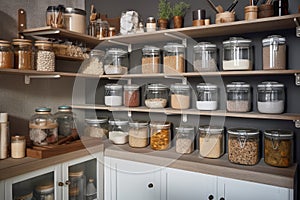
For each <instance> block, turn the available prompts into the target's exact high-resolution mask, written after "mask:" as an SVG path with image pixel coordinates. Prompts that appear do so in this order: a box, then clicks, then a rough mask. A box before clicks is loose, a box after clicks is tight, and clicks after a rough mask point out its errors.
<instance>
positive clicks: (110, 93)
mask: <svg viewBox="0 0 300 200" xmlns="http://www.w3.org/2000/svg"><path fill="white" fill-rule="evenodd" d="M122 96H123V93H122V85H118V84H106V85H105V97H104V103H105V105H106V106H121V105H122Z"/></svg>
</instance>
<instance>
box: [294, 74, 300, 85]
mask: <svg viewBox="0 0 300 200" xmlns="http://www.w3.org/2000/svg"><path fill="white" fill-rule="evenodd" d="M295 77H296V79H295V84H296V85H297V86H300V74H298V73H295Z"/></svg>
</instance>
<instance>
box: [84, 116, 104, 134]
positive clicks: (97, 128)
mask: <svg viewBox="0 0 300 200" xmlns="http://www.w3.org/2000/svg"><path fill="white" fill-rule="evenodd" d="M84 135H86V136H90V137H96V138H102V139H104V138H108V118H107V117H101V118H97V119H85V128H84Z"/></svg>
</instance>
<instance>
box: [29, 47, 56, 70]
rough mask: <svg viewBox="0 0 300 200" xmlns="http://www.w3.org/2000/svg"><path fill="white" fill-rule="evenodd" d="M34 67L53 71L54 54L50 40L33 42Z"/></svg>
mask: <svg viewBox="0 0 300 200" xmlns="http://www.w3.org/2000/svg"><path fill="white" fill-rule="evenodd" d="M35 47H36V52H35V60H34V61H35V69H36V70H37V71H50V72H54V71H55V54H54V51H53V46H52V42H49V41H36V42H35Z"/></svg>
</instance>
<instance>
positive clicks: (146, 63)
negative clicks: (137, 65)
mask: <svg viewBox="0 0 300 200" xmlns="http://www.w3.org/2000/svg"><path fill="white" fill-rule="evenodd" d="M142 51H143V57H142V73H143V74H154V73H159V72H160V49H159V48H157V47H154V46H145V47H144V48H143V49H142Z"/></svg>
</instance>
